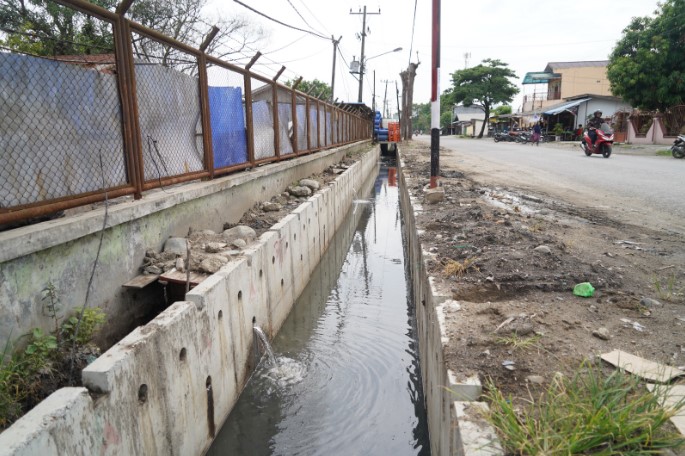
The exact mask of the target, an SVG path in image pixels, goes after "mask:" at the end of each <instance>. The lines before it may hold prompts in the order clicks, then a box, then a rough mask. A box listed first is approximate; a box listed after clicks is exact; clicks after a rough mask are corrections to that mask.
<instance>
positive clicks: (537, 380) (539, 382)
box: [526, 375, 545, 385]
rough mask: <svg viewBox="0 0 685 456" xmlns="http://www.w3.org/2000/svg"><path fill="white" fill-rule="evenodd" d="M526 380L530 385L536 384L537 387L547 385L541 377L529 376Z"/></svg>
mask: <svg viewBox="0 0 685 456" xmlns="http://www.w3.org/2000/svg"><path fill="white" fill-rule="evenodd" d="M526 380H528V381H529V382H530V383H535V384H536V385H542V384H543V383H545V378H544V377H542V376H541V375H529V376H528V377H526Z"/></svg>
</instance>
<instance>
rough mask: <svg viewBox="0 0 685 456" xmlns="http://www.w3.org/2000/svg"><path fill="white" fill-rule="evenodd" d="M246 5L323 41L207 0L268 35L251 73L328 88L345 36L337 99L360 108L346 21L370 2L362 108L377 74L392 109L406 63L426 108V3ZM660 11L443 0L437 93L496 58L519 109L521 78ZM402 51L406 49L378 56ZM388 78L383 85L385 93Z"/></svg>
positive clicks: (595, 48)
mask: <svg viewBox="0 0 685 456" xmlns="http://www.w3.org/2000/svg"><path fill="white" fill-rule="evenodd" d="M242 1H243V3H245V4H248V5H250V7H251V8H254V9H256V10H258V11H261V12H263V13H265V14H267V15H269V16H271V17H272V18H274V19H277V20H279V21H281V22H284V23H286V24H289V25H292V26H294V27H297V28H301V29H306V30H315V31H316V32H317V33H318V34H321V35H323V36H326V37H328V39H322V38H317V37H314V36H311V35H308V34H306V33H303V32H300V31H296V30H291V29H289V28H286V27H284V26H281V25H279V24H277V23H275V22H272V21H269V20H268V19H265V18H264V17H262V16H260V15H258V14H256V13H254V12H252V11H250V10H249V9H246V8H245V7H243V6H241V5H240V4H238V3H236V2H234V1H232V0H209V1H208V4H207V11H208V12H209V13H210V15H214V14H218V15H223V16H229V17H230V16H234V15H240V16H243V17H245V18H246V19H248V20H249V21H251V22H252V23H254V24H258V25H260V26H262V27H263V28H264V29H265V30H266V32H267V37H266V38H265V39H264V41H263V43H262V44H261V45H260V47H259V48H256V47H255V48H253V49H251V50H249V51H246V54H248V56H250V57H251V56H252V55H253V54H254V52H256V51H257V50H259V51H261V52H262V53H263V54H264V57H261V58H260V59H259V60H258V63H257V64H256V65H255V66H254V67H253V70H254V71H256V72H259V73H261V74H263V75H266V76H269V77H273V76H275V74H276V72H277V71H278V70H279V69H280V68H281V65H284V66H286V71H285V72H284V74H283V76H281V78H280V80H281V81H285V80H288V79H296V78H297V77H299V76H302V77H303V78H304V79H307V80H312V79H319V80H321V81H324V82H326V83H328V84H330V83H331V74H332V63H333V44H332V42H331V39H330V37H331V35H334V36H335V37H336V39H337V38H338V37H340V36H342V40H341V41H340V54H338V57H337V61H336V77H335V97H337V98H338V99H339V100H341V101H353V102H355V101H357V96H358V90H359V83H358V81H357V79H356V76H353V75H351V74H349V65H350V64H351V62H352V60H353V59H354V58H356V59H357V60H359V56H360V54H361V41H360V40H359V39H358V38H357V35H359V34H360V33H361V30H362V15H361V14H350V11H352V12H354V13H359V12H360V11H361V10H362V8H363V7H364V5H366V8H367V18H366V25H367V36H366V46H365V55H366V57H367V59H368V60H367V64H366V74H365V78H364V82H363V101H364V102H365V103H366V104H367V105H371V104H372V96H373V86H374V72H375V86H376V104H377V106H378V107H380V106H383V101H384V99H387V100H388V103H389V104H390V109H391V110H396V105H397V103H396V99H397V97H396V93H395V83H397V87H398V88H399V90H400V93H401V91H402V88H401V82H400V76H399V73H400V71H403V70H405V69H406V68H407V66H408V64H409V61H410V59H411V61H412V62H417V61H419V62H420V65H419V67H418V69H417V75H416V80H415V84H414V103H426V102H429V101H430V92H431V78H430V73H431V14H432V1H431V0H392V1H390V0H377V1H375V2H372V3H360V2H359V1H350V0H335V1H330V0H242ZM656 7H657V0H605V1H604V2H597V1H590V0H575V1H565V2H560V1H554V0H547V1H529V0H519V1H517V2H511V1H506V0H476V1H468V2H467V1H456V0H442V2H441V33H440V36H441V38H440V40H441V43H440V48H441V52H440V55H441V57H440V83H439V90H440V92H442V91H444V90H445V89H447V88H449V87H450V85H451V77H450V73H452V72H454V71H455V70H460V69H463V68H465V65H468V66H475V65H477V64H478V63H480V62H481V61H482V60H483V59H487V58H492V59H499V60H501V61H503V62H505V63H507V64H508V65H509V67H510V68H511V69H512V70H513V71H514V72H515V73H516V75H517V76H518V79H517V80H515V81H513V82H514V83H515V84H516V85H517V86H518V87H519V89H520V90H521V93H520V94H519V95H518V96H517V97H516V98H515V99H514V102H513V103H512V106H513V108H514V110H515V111H516V110H518V109H519V107H520V104H521V99H522V95H523V94H524V93H531V92H532V90H533V87H532V86H522V85H521V81H522V80H523V77H524V76H525V73H527V72H530V71H542V70H544V68H545V66H546V65H547V63H548V62H567V61H581V60H606V59H608V56H609V54H610V53H611V50H612V48H613V46H614V45H615V43H616V41H617V40H618V39H620V37H621V32H622V30H623V29H624V28H625V27H626V26H627V25H628V24H629V23H630V21H631V19H632V18H633V17H637V16H648V15H652V14H653V12H654V10H655V9H656ZM379 10H380V14H377V13H378V12H379ZM369 13H376V14H373V15H371V14H369ZM414 19H415V20H414ZM412 36H413V39H412ZM398 47H401V48H402V51H399V52H390V53H388V54H384V53H386V52H388V51H392V50H393V49H396V48H398ZM252 51H254V52H252ZM410 52H411V54H410ZM341 54H342V57H341ZM380 54H384V55H380ZM466 54H468V56H466ZM377 55H379V56H378V57H375V56H377ZM246 60H247V58H246V59H245V61H246ZM385 81H389V83H388V84H387V95H386V91H385V90H386V82H385ZM538 90H539V89H538Z"/></svg>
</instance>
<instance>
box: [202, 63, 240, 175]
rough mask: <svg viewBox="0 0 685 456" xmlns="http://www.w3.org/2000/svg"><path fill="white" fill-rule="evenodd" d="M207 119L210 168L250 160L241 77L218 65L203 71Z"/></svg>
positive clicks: (220, 168) (229, 166) (219, 170)
mask: <svg viewBox="0 0 685 456" xmlns="http://www.w3.org/2000/svg"><path fill="white" fill-rule="evenodd" d="M207 81H208V93H209V117H210V121H211V122H210V124H211V128H212V149H213V152H214V169H215V170H216V171H215V172H216V173H217V174H222V173H223V172H224V170H230V169H235V168H238V167H240V166H244V165H245V164H247V163H248V162H249V161H250V158H249V154H248V138H247V130H246V128H247V127H246V125H247V124H246V118H245V76H244V75H243V74H241V73H239V72H236V71H233V70H231V69H229V68H227V67H225V66H224V65H222V64H212V65H210V66H209V67H208V68H207Z"/></svg>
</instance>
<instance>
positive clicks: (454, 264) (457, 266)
mask: <svg viewBox="0 0 685 456" xmlns="http://www.w3.org/2000/svg"><path fill="white" fill-rule="evenodd" d="M476 261H478V258H466V259H464V261H462V262H459V261H456V260H447V264H445V269H444V270H443V272H444V273H445V275H447V276H453V275H455V276H457V277H461V276H463V275H464V274H466V273H467V272H468V270H469V269H475V270H478V268H477V267H476Z"/></svg>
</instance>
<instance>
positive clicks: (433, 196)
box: [423, 187, 445, 204]
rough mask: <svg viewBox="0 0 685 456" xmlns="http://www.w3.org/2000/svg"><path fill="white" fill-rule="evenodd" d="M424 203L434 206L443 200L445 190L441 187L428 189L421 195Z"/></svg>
mask: <svg viewBox="0 0 685 456" xmlns="http://www.w3.org/2000/svg"><path fill="white" fill-rule="evenodd" d="M423 199H424V201H426V202H427V203H428V204H436V203H439V202H440V201H443V200H444V199H445V189H444V188H443V187H436V188H429V189H428V190H426V191H425V193H424V195H423Z"/></svg>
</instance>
